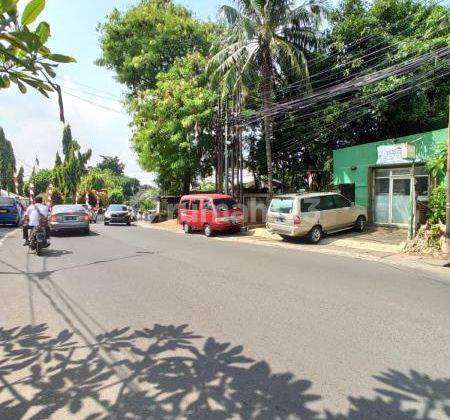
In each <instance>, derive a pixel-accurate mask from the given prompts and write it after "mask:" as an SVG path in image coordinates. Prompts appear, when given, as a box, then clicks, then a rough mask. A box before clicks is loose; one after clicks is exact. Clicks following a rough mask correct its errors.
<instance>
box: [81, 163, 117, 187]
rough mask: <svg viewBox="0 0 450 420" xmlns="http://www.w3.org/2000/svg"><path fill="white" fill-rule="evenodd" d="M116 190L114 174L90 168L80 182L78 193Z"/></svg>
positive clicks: (106, 170)
mask: <svg viewBox="0 0 450 420" xmlns="http://www.w3.org/2000/svg"><path fill="white" fill-rule="evenodd" d="M114 188H116V184H115V180H114V174H113V173H112V172H111V171H110V170H108V169H99V168H92V169H90V170H89V171H88V172H87V173H86V174H85V175H83V177H82V178H81V180H80V183H79V187H78V189H79V191H89V190H95V191H103V190H108V189H114Z"/></svg>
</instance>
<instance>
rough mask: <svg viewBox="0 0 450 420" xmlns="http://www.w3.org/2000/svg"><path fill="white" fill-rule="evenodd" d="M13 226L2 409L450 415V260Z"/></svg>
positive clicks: (3, 285) (2, 256) (1, 313)
mask: <svg viewBox="0 0 450 420" xmlns="http://www.w3.org/2000/svg"><path fill="white" fill-rule="evenodd" d="M7 232H8V230H6V229H0V241H1V242H2V246H0V296H1V301H0V304H1V306H0V419H14V418H35V419H45V418H54V419H62V418H70V417H73V418H83V419H84V418H88V419H97V418H120V419H122V418H156V419H159V418H161V419H172V418H189V419H213V420H216V419H217V420H218V419H225V418H243V419H253V418H257V419H275V418H277V419H278V418H280V419H296V418H308V419H309V418H326V419H333V420H334V419H336V420H337V419H384V418H390V419H418V418H421V419H440V418H448V417H450V269H448V270H449V271H448V272H446V271H445V270H446V269H442V271H441V272H437V271H436V272H429V271H420V270H418V269H414V270H413V269H408V268H407V267H396V266H392V265H389V264H381V263H378V262H372V261H364V260H359V259H351V258H346V257H340V256H339V257H338V256H332V255H324V254H319V253H314V252H305V253H302V252H301V251H296V250H290V249H288V250H286V249H282V248H279V247H273V248H272V247H268V246H258V245H251V244H242V243H235V242H227V241H220V240H214V239H213V240H211V239H207V238H205V237H203V236H201V235H181V234H175V233H171V232H164V231H157V230H152V229H145V228H141V227H136V226H131V227H113V226H111V227H105V226H102V225H97V226H95V227H93V232H92V233H91V235H90V236H64V237H58V238H54V239H53V242H52V246H51V247H50V248H49V249H47V250H46V253H45V256H43V257H37V256H36V255H33V254H28V253H27V249H26V248H24V247H22V246H21V241H20V232H18V231H16V233H13V234H11V235H10V236H8V237H6V239H5V238H3V239H2V237H4V235H5V233H7Z"/></svg>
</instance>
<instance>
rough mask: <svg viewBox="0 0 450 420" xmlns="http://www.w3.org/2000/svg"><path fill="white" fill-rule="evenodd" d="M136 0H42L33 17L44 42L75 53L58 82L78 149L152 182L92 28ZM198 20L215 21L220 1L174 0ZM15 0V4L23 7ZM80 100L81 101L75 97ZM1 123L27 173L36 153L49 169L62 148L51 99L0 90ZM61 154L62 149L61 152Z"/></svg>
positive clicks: (120, 90) (58, 50) (119, 88)
mask: <svg viewBox="0 0 450 420" xmlns="http://www.w3.org/2000/svg"><path fill="white" fill-rule="evenodd" d="M137 2H138V0H77V1H74V0H47V6H46V8H45V10H44V12H43V13H42V15H41V16H40V17H39V19H38V21H42V20H45V21H47V22H48V23H49V24H50V26H51V34H52V36H51V38H50V40H49V43H48V46H49V48H50V49H51V50H52V52H54V53H60V54H66V55H70V56H72V57H75V58H76V60H77V63H75V64H63V65H60V67H59V68H58V70H57V79H56V80H57V81H58V83H60V84H61V86H62V89H63V97H64V109H65V117H66V122H68V123H70V125H71V127H72V134H73V137H74V138H75V139H76V140H77V141H78V142H79V143H80V144H81V147H82V149H83V150H85V149H87V148H91V149H92V151H93V157H92V159H91V161H90V162H89V164H90V165H95V164H96V163H97V162H98V161H99V160H100V155H117V156H119V157H120V159H121V160H122V161H123V162H124V163H125V165H126V168H125V173H126V174H127V175H129V176H133V177H136V178H138V179H139V180H140V181H141V182H142V183H146V184H149V183H152V181H153V175H152V174H149V173H147V172H144V171H142V169H140V168H139V165H138V164H137V159H136V155H135V154H134V152H133V151H132V150H131V148H130V142H129V139H130V137H131V129H130V127H129V122H130V118H129V116H128V115H127V114H126V111H125V109H124V107H123V105H122V104H121V99H122V97H123V92H124V90H125V88H124V87H123V86H122V85H120V84H118V83H117V82H116V81H115V80H114V73H113V72H111V71H109V70H106V69H104V68H101V67H98V66H96V65H95V64H94V61H95V60H96V59H97V58H98V57H99V56H100V48H99V43H98V33H97V31H96V27H97V25H98V23H99V22H104V21H105V17H106V16H107V14H108V13H110V12H111V11H112V10H113V9H114V8H117V9H119V10H126V9H127V8H128V7H129V6H131V5H133V4H136V3H137ZM176 2H177V3H180V4H183V5H184V6H186V7H188V8H189V9H191V10H192V11H193V12H194V14H195V15H196V16H197V17H198V18H200V19H214V18H215V16H216V13H217V10H218V7H219V6H220V5H221V4H223V3H224V0H176ZM26 3H27V1H26V0H20V1H19V5H22V7H23V5H25V4H26ZM80 98H82V99H80ZM0 127H3V129H4V131H5V134H6V137H7V138H8V140H10V141H11V142H12V144H13V147H14V152H15V155H16V160H17V163H18V165H17V166H18V167H19V166H20V165H23V166H24V169H25V175H29V174H30V173H31V169H32V166H33V164H34V162H35V159H36V157H38V159H39V165H40V166H39V167H40V168H45V167H53V164H54V160H55V155H56V152H57V151H58V150H59V151H60V148H61V137H62V130H63V126H62V123H61V122H60V121H59V108H58V103H57V100H56V99H55V98H52V99H47V98H45V97H44V96H42V95H41V94H39V93H36V92H33V91H32V90H31V89H30V90H29V91H28V93H27V94H26V95H22V94H21V93H20V92H19V90H18V89H16V87H15V86H13V87H11V88H10V89H7V90H2V91H1V92H0ZM60 153H61V151H60Z"/></svg>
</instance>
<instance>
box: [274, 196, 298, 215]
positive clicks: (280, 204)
mask: <svg viewBox="0 0 450 420" xmlns="http://www.w3.org/2000/svg"><path fill="white" fill-rule="evenodd" d="M293 207H294V199H293V198H274V199H273V200H272V204H271V205H270V211H273V212H274V213H285V214H289V213H291V212H292V208H293Z"/></svg>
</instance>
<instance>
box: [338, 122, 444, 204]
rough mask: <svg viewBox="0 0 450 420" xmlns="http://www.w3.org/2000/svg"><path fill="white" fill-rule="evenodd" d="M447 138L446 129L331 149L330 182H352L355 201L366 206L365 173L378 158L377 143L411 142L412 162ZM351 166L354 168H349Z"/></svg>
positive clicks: (427, 155) (426, 156)
mask: <svg viewBox="0 0 450 420" xmlns="http://www.w3.org/2000/svg"><path fill="white" fill-rule="evenodd" d="M446 141H447V129H445V128H444V129H442V130H435V131H429V132H426V133H418V134H413V135H411V136H405V137H398V138H395V139H388V140H382V141H377V142H373V143H366V144H361V145H359V146H352V147H346V148H344V149H338V150H334V151H333V168H334V169H333V174H334V179H333V183H334V185H339V184H352V183H354V184H355V201H356V204H359V205H362V206H367V205H368V203H369V197H368V190H369V189H368V188H367V187H368V185H367V183H368V173H369V168H370V167H371V166H375V165H376V164H377V160H378V153H377V146H379V145H385V144H396V143H413V144H415V146H416V156H417V158H416V162H425V161H426V160H428V159H429V158H430V157H432V156H433V155H434V153H435V151H436V146H437V145H438V144H439V143H444V142H446ZM352 167H356V169H354V170H352V169H351V168H352Z"/></svg>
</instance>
